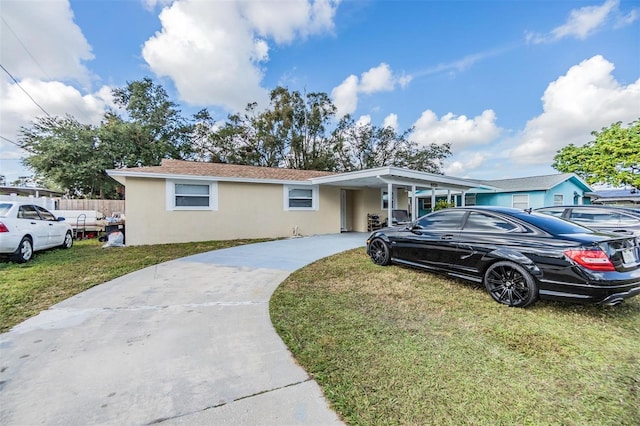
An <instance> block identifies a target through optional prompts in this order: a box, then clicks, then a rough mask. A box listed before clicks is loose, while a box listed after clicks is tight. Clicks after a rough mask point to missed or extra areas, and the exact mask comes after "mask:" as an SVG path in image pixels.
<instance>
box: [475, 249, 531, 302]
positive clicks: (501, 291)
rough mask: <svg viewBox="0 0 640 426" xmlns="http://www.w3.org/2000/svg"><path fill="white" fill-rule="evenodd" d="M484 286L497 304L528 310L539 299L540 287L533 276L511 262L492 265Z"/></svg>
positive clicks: (485, 276) (486, 274) (486, 275)
mask: <svg viewBox="0 0 640 426" xmlns="http://www.w3.org/2000/svg"><path fill="white" fill-rule="evenodd" d="M484 286H485V288H486V289H487V291H488V292H489V294H490V295H491V297H493V299H494V300H495V301H496V302H498V303H502V304H504V305H509V306H515V307H518V308H526V307H527V306H529V305H531V304H533V303H534V302H535V301H536V300H537V299H538V286H537V285H536V282H535V280H534V279H533V277H532V276H531V274H530V273H529V272H528V271H527V270H526V269H525V268H523V267H522V266H520V265H518V264H517V263H513V262H509V261H502V262H496V263H494V264H493V265H491V266H490V267H489V269H487V272H486V273H485V274H484Z"/></svg>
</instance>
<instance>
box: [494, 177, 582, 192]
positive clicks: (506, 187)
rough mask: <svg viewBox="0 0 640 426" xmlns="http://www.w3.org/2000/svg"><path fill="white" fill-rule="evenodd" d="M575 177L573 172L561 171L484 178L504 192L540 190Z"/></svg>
mask: <svg viewBox="0 0 640 426" xmlns="http://www.w3.org/2000/svg"><path fill="white" fill-rule="evenodd" d="M572 177H575V175H574V174H573V173H560V174H555V175H545V176H531V177H524V178H513V179H499V180H483V181H482V182H483V183H485V184H487V185H492V186H495V187H498V188H500V189H502V190H503V191H504V192H515V191H540V190H547V189H551V188H553V187H555V186H556V185H559V184H561V183H562V182H564V181H566V180H568V179H570V178H572Z"/></svg>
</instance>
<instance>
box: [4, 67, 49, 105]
mask: <svg viewBox="0 0 640 426" xmlns="http://www.w3.org/2000/svg"><path fill="white" fill-rule="evenodd" d="M0 68H2V70H3V71H4V72H6V73H7V75H8V76H9V77H11V80H13V82H14V83H16V85H17V86H18V87H19V88H20V89H21V90H22V91H23V92H24V93H25V95H27V96H28V97H29V99H31V101H32V102H33V103H34V104H36V106H37V107H38V108H40V109H41V110H42V112H44V113H45V114H46V115H47V117H51V114H49V113H48V112H47V111H46V110H45V109H44V108H42V106H41V105H40V104H39V103H38V102H36V100H35V99H33V97H32V96H31V95H30V94H29V92H27V91H26V90H25V89H24V87H22V86H21V85H20V83H19V82H18V80H16V78H15V77H14V76H12V75H11V73H10V72H9V71H7V69H6V68H5V67H4V65H2V64H0Z"/></svg>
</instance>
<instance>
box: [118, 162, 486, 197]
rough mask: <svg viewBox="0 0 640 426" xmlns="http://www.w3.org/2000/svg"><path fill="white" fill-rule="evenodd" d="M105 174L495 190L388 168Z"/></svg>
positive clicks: (216, 166)
mask: <svg viewBox="0 0 640 426" xmlns="http://www.w3.org/2000/svg"><path fill="white" fill-rule="evenodd" d="M107 173H108V174H109V176H111V177H113V178H116V179H121V178H126V177H146V178H158V179H166V178H168V177H169V178H174V179H189V178H193V177H196V176H197V177H198V178H199V179H203V178H209V179H215V180H225V181H239V182H256V183H281V182H298V183H307V184H314V185H334V186H340V187H343V188H362V187H369V188H385V187H387V185H388V184H389V183H391V184H393V185H396V186H398V185H400V186H405V187H407V188H409V189H410V188H411V187H412V186H416V187H422V188H431V187H434V188H436V187H437V188H439V189H457V190H467V189H470V188H477V187H482V188H485V189H495V188H493V186H491V185H487V184H483V183H481V182H478V181H472V180H469V179H460V178H454V177H450V176H444V175H437V174H432V173H425V172H418V171H415V170H408V169H401V168H397V167H390V166H387V167H378V168H375V169H368V170H359V171H355V172H348V173H333V172H324V171H316V170H294V169H281V168H271V167H256V166H242V165H237V164H223V163H203V162H195V161H183V160H162V164H161V165H160V166H151V167H135V168H129V169H116V170H107ZM123 183H124V182H123Z"/></svg>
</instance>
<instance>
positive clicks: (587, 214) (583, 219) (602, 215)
mask: <svg viewBox="0 0 640 426" xmlns="http://www.w3.org/2000/svg"><path fill="white" fill-rule="evenodd" d="M571 220H573V221H574V222H576V223H580V224H583V225H586V226H589V225H592V224H594V223H597V224H598V225H602V226H619V223H620V214H618V213H616V212H612V211H607V210H597V211H596V210H587V209H580V208H574V209H572V210H571Z"/></svg>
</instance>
